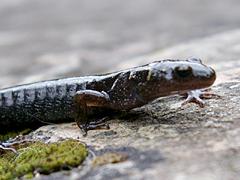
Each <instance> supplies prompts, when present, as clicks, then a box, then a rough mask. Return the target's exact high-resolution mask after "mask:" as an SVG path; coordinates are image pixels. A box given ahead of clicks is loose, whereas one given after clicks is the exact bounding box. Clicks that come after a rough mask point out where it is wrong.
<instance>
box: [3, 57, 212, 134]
mask: <svg viewBox="0 0 240 180" xmlns="http://www.w3.org/2000/svg"><path fill="white" fill-rule="evenodd" d="M215 79H216V75H215V72H214V70H213V69H212V68H210V67H208V66H206V65H203V64H202V63H201V61H200V60H197V59H189V60H164V61H155V62H153V63H150V64H147V65H144V66H139V67H135V68H131V69H127V70H122V71H119V72H114V73H109V74H105V75H98V76H85V77H76V78H67V79H59V80H51V81H44V82H38V83H33V84H27V85H21V86H17V87H13V88H7V89H3V90H0V132H4V131H7V130H10V129H11V130H13V129H16V128H19V127H28V126H32V125H34V126H35V125H36V126H38V125H39V124H41V123H42V122H47V123H58V122H66V121H72V120H73V119H75V120H76V122H77V124H78V126H79V127H80V128H81V130H83V131H84V133H85V134H86V132H87V131H88V130H90V129H96V128H101V127H102V126H104V124H103V123H102V121H101V120H100V121H97V119H93V120H90V119H89V114H90V112H91V111H92V109H94V112H99V113H100V111H98V110H101V109H113V110H120V111H121V110H130V109H133V108H136V107H140V106H142V105H144V104H147V103H148V102H150V101H152V100H154V99H156V98H158V97H162V96H168V95H171V94H179V93H184V92H188V91H191V90H194V89H202V88H206V87H209V86H211V85H212V84H213V83H214V81H215ZM99 113H98V114H99ZM93 117H94V116H93Z"/></svg>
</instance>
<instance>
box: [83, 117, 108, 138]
mask: <svg viewBox="0 0 240 180" xmlns="http://www.w3.org/2000/svg"><path fill="white" fill-rule="evenodd" d="M108 119H109V118H108V117H104V118H101V119H99V120H98V121H95V122H90V123H88V124H85V125H80V126H79V127H80V129H81V131H82V133H83V136H85V137H86V136H87V132H88V131H89V130H108V129H110V126H109V124H108V123H106V121H107V120H108Z"/></svg>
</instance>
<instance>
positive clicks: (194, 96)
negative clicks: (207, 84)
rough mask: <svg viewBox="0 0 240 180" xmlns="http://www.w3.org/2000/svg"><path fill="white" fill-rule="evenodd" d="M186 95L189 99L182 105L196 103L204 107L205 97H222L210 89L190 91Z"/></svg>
mask: <svg viewBox="0 0 240 180" xmlns="http://www.w3.org/2000/svg"><path fill="white" fill-rule="evenodd" d="M186 96H187V99H186V100H185V101H184V102H183V103H182V106H184V105H186V104H188V103H195V104H197V105H199V106H200V107H202V108H203V107H204V106H205V102H204V101H203V99H211V98H214V97H216V98H220V96H219V95H217V94H214V93H212V92H210V89H204V90H201V89H200V90H199V89H198V90H194V91H189V92H188V93H187V95H186Z"/></svg>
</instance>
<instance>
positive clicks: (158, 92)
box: [139, 59, 216, 99]
mask: <svg viewBox="0 0 240 180" xmlns="http://www.w3.org/2000/svg"><path fill="white" fill-rule="evenodd" d="M148 67H149V69H148V75H147V78H146V81H145V83H142V85H141V86H140V87H139V92H140V94H141V95H142V96H143V97H146V98H147V97H150V99H154V98H157V97H160V96H167V95H170V94H178V93H184V92H187V91H190V90H194V89H202V88H206V87H209V86H211V85H212V84H213V83H214V81H215V79H216V74H215V71H214V70H213V69H212V68H211V67H208V66H206V65H204V64H202V62H201V60H198V59H189V60H165V61H155V62H153V63H151V64H149V66H148Z"/></svg>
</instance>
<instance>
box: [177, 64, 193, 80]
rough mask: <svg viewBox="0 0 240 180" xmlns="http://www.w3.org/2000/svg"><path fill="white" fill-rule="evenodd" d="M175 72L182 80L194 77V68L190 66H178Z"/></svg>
mask: <svg viewBox="0 0 240 180" xmlns="http://www.w3.org/2000/svg"><path fill="white" fill-rule="evenodd" d="M174 71H175V74H176V75H177V76H178V77H180V78H186V77H189V76H191V75H192V68H191V67H190V66H178V67H176V68H175V69H174Z"/></svg>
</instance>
